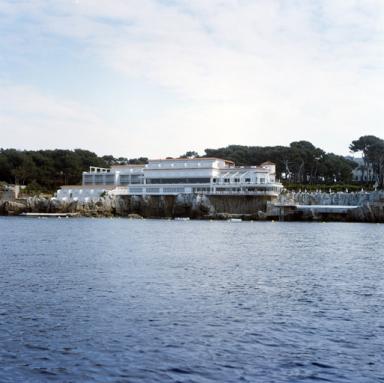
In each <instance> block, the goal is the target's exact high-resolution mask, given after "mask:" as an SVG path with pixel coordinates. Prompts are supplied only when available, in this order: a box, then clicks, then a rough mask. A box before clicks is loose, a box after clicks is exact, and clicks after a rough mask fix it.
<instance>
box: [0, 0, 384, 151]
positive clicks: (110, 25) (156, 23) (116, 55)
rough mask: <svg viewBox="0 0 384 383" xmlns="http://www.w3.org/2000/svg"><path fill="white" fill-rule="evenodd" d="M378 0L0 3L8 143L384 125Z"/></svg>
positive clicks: (2, 125) (251, 137)
mask: <svg viewBox="0 0 384 383" xmlns="http://www.w3.org/2000/svg"><path fill="white" fill-rule="evenodd" d="M383 99H384V2H383V1H382V0H359V1H357V0H210V1H207V0H179V1H176V0H174V1H164V0H65V1H64V0H46V1H43V0H28V1H27V0H25V1H24V0H12V1H11V0H9V1H8V0H0V133H1V135H0V137H1V138H0V147H16V148H20V149H45V148H57V147H60V148H76V147H81V148H87V149H90V150H93V151H95V152H97V153H98V154H114V155H116V156H127V157H136V156H141V155H145V156H148V157H165V156H169V155H170V156H176V155H178V154H181V153H183V152H185V151H187V150H197V151H198V152H200V153H202V152H203V149H204V148H207V147H211V148H212V147H219V146H225V145H228V144H243V145H288V144H289V143H290V142H292V141H295V140H299V139H305V140H309V141H311V142H313V143H314V144H315V145H317V146H320V147H322V148H324V149H325V150H327V151H333V152H337V153H341V154H347V153H348V145H349V143H350V142H351V141H352V140H353V139H356V138H358V137H359V136H361V135H364V134H375V135H378V136H381V137H383V136H384V129H383V127H382V123H383V117H384V108H383V107H382V100H383Z"/></svg>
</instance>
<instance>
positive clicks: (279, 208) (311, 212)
mask: <svg viewBox="0 0 384 383" xmlns="http://www.w3.org/2000/svg"><path fill="white" fill-rule="evenodd" d="M273 208H274V209H275V214H276V215H277V216H278V218H279V220H281V221H284V220H285V219H288V220H289V219H292V218H293V219H294V220H295V219H298V220H301V219H303V218H304V219H308V218H311V219H315V220H316V219H327V218H330V217H332V216H333V217H339V218H340V219H341V220H342V219H344V218H345V217H347V216H348V213H349V212H350V211H351V210H354V209H357V208H359V206H350V205H299V204H274V205H273Z"/></svg>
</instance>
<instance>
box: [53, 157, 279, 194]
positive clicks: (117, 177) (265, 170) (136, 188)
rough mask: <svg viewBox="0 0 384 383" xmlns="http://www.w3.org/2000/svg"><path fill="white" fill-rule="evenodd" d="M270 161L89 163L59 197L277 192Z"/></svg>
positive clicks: (186, 160)
mask: <svg viewBox="0 0 384 383" xmlns="http://www.w3.org/2000/svg"><path fill="white" fill-rule="evenodd" d="M275 171H276V167H275V164H273V163H272V162H264V163H263V164H261V165H260V166H235V164H234V163H233V162H232V161H226V160H223V159H220V158H193V159H189V158H188V159H185V158H177V159H165V160H150V161H149V162H148V164H146V165H129V164H128V165H116V166H112V167H111V168H110V169H104V168H97V167H91V168H90V170H89V171H88V172H84V173H83V182H82V185H81V186H62V187H61V189H60V190H59V191H58V192H57V198H59V199H74V200H85V201H87V200H96V199H98V198H99V197H100V196H102V195H104V194H106V193H110V194H114V195H177V194H190V193H196V194H199V193H201V194H225V195H229V194H232V195H233V194H235V195H238V194H247V195H270V196H277V195H278V194H279V193H280V191H281V189H282V187H283V186H282V184H281V183H280V182H278V181H276V178H275Z"/></svg>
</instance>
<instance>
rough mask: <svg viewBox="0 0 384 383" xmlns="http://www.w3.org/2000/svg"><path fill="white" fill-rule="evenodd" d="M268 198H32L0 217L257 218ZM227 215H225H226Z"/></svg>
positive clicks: (5, 207)
mask: <svg viewBox="0 0 384 383" xmlns="http://www.w3.org/2000/svg"><path fill="white" fill-rule="evenodd" d="M270 200H271V199H270V198H267V197H251V196H205V195H192V194H182V195H178V196H116V197H111V196H106V197H104V198H101V199H100V201H98V202H79V201H61V200H56V199H51V200H49V199H45V198H38V197H32V198H27V199H19V200H17V201H6V202H4V203H2V204H0V214H3V215H18V214H20V213H24V212H31V213H80V214H81V215H83V216H113V215H117V216H123V217H124V216H128V215H130V214H138V215H140V216H142V217H153V218H163V217H190V218H225V217H226V216H225V214H232V215H247V216H254V218H257V216H258V214H259V213H260V212H264V211H265V210H266V206H267V202H268V201H270ZM223 214H224V216H223Z"/></svg>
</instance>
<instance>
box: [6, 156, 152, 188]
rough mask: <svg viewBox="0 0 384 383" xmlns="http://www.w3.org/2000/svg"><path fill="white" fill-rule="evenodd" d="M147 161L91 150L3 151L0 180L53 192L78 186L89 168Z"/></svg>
mask: <svg viewBox="0 0 384 383" xmlns="http://www.w3.org/2000/svg"><path fill="white" fill-rule="evenodd" d="M146 161H147V159H146V158H138V159H130V160H129V159H127V158H114V157H113V156H104V157H99V156H97V154H95V153H92V152H90V151H88V150H82V149H75V150H60V149H56V150H38V151H32V150H28V151H27V150H25V151H20V150H16V149H0V181H3V182H7V183H9V184H14V183H18V184H20V185H28V187H27V190H26V191H27V192H30V193H39V192H53V191H55V190H57V189H58V188H59V187H60V185H67V184H78V183H80V182H81V174H82V172H83V171H85V170H88V169H89V167H90V166H100V167H109V166H111V165H115V164H125V163H134V164H137V163H145V162H146Z"/></svg>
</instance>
